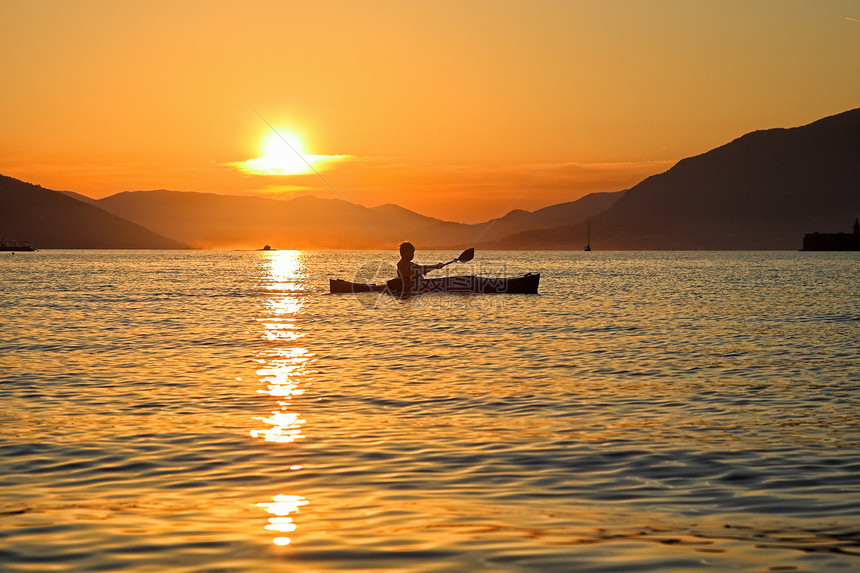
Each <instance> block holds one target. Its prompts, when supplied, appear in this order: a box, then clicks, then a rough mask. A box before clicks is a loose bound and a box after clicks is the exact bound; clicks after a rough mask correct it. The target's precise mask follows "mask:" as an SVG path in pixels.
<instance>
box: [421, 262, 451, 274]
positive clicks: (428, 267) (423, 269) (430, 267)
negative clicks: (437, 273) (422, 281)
mask: <svg viewBox="0 0 860 573" xmlns="http://www.w3.org/2000/svg"><path fill="white" fill-rule="evenodd" d="M444 266H445V265H444V264H442V263H436V264H435V265H415V267H417V269H418V272H419V273H421V274H422V275H424V274H427V273H429V272H430V271H433V270H436V269H441V268H442V267H444Z"/></svg>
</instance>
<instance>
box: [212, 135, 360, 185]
mask: <svg viewBox="0 0 860 573" xmlns="http://www.w3.org/2000/svg"><path fill="white" fill-rule="evenodd" d="M260 151H261V155H260V157H257V158H255V159H248V160H247V161H234V162H231V163H228V164H227V165H229V166H231V167H234V168H236V169H238V170H239V171H242V172H244V173H250V174H253V175H305V174H307V173H314V172H319V171H321V170H324V169H327V168H329V167H330V166H331V165H333V164H334V163H337V162H342V161H347V160H349V159H351V158H352V156H350V155H314V154H311V153H308V152H307V151H305V144H304V141H303V140H302V138H301V136H300V135H299V134H298V133H296V132H294V131H289V130H278V131H270V132H269V133H268V134H267V135H266V136H265V138H264V139H263V141H262V143H261V144H260Z"/></svg>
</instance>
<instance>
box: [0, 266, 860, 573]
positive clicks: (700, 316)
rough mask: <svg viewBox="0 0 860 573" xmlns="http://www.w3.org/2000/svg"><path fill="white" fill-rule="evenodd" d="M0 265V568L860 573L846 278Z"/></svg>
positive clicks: (839, 271)
mask: <svg viewBox="0 0 860 573" xmlns="http://www.w3.org/2000/svg"><path fill="white" fill-rule="evenodd" d="M2 255H3V256H2V257H0V297H2V306H0V327H2V339H0V424H2V426H0V427H2V435H0V456H2V458H0V459H2V470H0V569H2V570H3V571H11V572H18V571H69V570H74V571H116V570H124V571H135V572H138V571H139V572H143V571H165V570H170V571H180V572H186V571H187V572H192V571H242V572H252V571H302V570H308V571H328V570H375V571H381V570H392V571H393V570H396V571H428V572H429V571H474V570H487V571H588V572H601V571H698V570H707V571H727V570H732V571H860V342H858V341H860V255H858V254H857V253H853V254H851V253H829V254H828V253H671V254H665V253H664V254H661V253H600V252H593V253H478V257H477V258H476V261H475V262H474V263H473V265H472V267H470V268H471V269H472V270H475V269H477V270H479V271H480V272H482V273H484V274H490V273H496V274H498V273H504V274H511V275H513V274H517V273H521V272H525V271H540V272H542V274H543V278H542V283H541V294H540V295H534V296H529V295H471V296H455V295H447V296H446V295H427V296H422V297H416V298H413V299H410V300H407V301H402V300H394V299H391V298H387V297H385V296H380V295H376V294H367V295H328V294H326V293H327V289H328V283H327V280H328V278H329V277H341V278H347V279H351V278H353V277H355V276H356V274H358V276H359V278H368V277H372V276H373V275H375V274H379V275H385V274H386V273H387V272H388V270H389V269H391V268H392V266H393V264H394V262H395V261H396V257H395V256H393V253H373V252H309V253H297V252H287V251H283V252H270V253H256V252H141V251H125V252H108V251H80V252H72V251H42V252H37V253H19V254H16V255H9V254H8V253H2ZM455 255H456V253H453V254H452V253H438V254H432V253H423V256H422V253H419V257H418V260H419V262H435V261H436V260H448V259H450V258H452V257H453V256H455ZM449 268H450V269H451V270H459V271H463V270H467V271H468V270H469V267H467V268H465V269H464V267H463V266H462V265H461V266H460V268H459V269H456V268H455V267H454V266H453V265H452V267H449Z"/></svg>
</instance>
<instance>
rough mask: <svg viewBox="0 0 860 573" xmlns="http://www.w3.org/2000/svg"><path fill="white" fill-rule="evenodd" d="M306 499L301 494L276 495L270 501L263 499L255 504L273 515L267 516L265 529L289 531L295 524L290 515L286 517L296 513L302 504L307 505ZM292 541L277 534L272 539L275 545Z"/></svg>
mask: <svg viewBox="0 0 860 573" xmlns="http://www.w3.org/2000/svg"><path fill="white" fill-rule="evenodd" d="M308 503H309V502H308V500H307V499H305V498H304V497H303V496H301V495H284V494H278V495H276V496H275V497H274V498H273V500H272V501H264V502H260V503H258V504H257V507H262V508H265V510H266V511H267V512H269V513H270V514H272V515H273V517H270V518H269V522H268V523H267V524H266V530H267V531H276V532H278V533H290V532H293V531H295V530H296V524H295V523H294V522H293V518H292V517H287V516H289V515H290V514H291V513H296V512H298V511H299V508H301V507H302V506H305V505H308ZM290 541H292V540H291V539H290V538H289V537H286V536H278V537H275V538H274V539H272V543H274V544H275V545H287V544H289V543H290Z"/></svg>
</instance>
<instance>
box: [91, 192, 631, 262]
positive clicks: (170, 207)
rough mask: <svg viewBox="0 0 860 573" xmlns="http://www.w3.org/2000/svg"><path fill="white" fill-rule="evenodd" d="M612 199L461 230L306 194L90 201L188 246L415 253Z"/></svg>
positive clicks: (579, 216)
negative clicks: (405, 246)
mask: <svg viewBox="0 0 860 573" xmlns="http://www.w3.org/2000/svg"><path fill="white" fill-rule="evenodd" d="M620 196H621V194H620V193H596V194H593V195H589V196H587V197H584V198H582V199H580V200H578V201H571V202H569V203H562V204H560V205H554V206H551V207H547V208H544V209H540V210H538V211H534V212H529V211H520V210H516V211H511V212H510V213H508V214H507V215H505V216H504V217H501V218H499V219H494V220H492V221H488V222H486V223H481V224H475V225H467V224H463V223H453V222H449V221H442V220H440V219H434V218H432V217H426V216H424V215H420V214H418V213H415V212H414V211H410V210H409V209H405V208H403V207H400V206H398V205H391V204H386V205H380V206H378V207H364V206H362V205H358V204H355V203H347V202H345V201H342V200H340V199H322V198H319V197H313V196H302V197H296V198H294V199H289V200H279V199H268V198H264V197H246V196H236V195H217V194H214V193H194V192H183V191H166V190H160V191H126V192H123V193H118V194H116V195H111V196H110V197H105V198H104V199H99V200H98V201H95V204H96V205H98V206H99V207H101V208H102V209H104V210H105V211H108V212H110V213H113V214H115V215H117V216H120V217H122V218H124V219H128V220H130V221H134V222H135V223H137V224H139V225H142V226H144V227H146V228H148V229H152V230H154V231H156V232H158V233H160V234H162V235H165V236H169V237H172V238H174V239H176V240H178V241H181V242H184V243H188V244H190V245H192V246H194V247H196V248H255V247H256V248H259V247H260V246H261V245H264V244H268V245H273V246H275V247H278V248H292V249H391V248H394V247H395V246H396V245H397V244H399V243H400V242H402V241H405V240H410V241H412V242H413V243H415V244H416V245H419V246H420V247H421V248H425V249H426V248H434V247H435V248H448V247H452V248H453V247H460V246H461V245H464V244H467V243H469V244H471V243H473V242H474V241H476V240H477V239H478V238H480V237H482V236H483V237H485V238H487V239H490V240H491V239H503V238H505V237H507V236H508V235H510V234H511V233H514V232H518V231H522V230H524V229H543V228H550V227H553V226H557V225H561V224H565V223H573V222H578V221H581V220H584V219H585V218H587V217H589V216H591V215H592V214H596V213H599V212H601V211H603V210H605V209H606V208H607V207H608V206H609V205H611V204H613V203H614V202H615V201H617V200H618V197H620Z"/></svg>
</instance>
